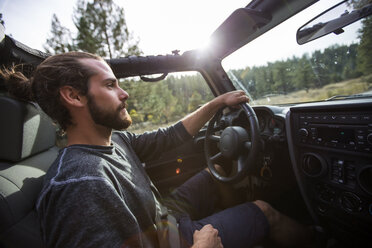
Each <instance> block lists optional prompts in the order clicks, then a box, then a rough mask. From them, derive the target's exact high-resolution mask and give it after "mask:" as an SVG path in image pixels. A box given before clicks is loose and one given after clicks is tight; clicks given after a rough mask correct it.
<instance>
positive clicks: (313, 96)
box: [254, 77, 372, 105]
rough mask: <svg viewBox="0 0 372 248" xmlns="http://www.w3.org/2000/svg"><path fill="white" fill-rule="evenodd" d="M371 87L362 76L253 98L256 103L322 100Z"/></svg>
mask: <svg viewBox="0 0 372 248" xmlns="http://www.w3.org/2000/svg"><path fill="white" fill-rule="evenodd" d="M371 89H372V82H371V81H370V80H366V79H365V78H364V77H360V78H357V79H351V80H347V81H343V82H339V83H333V84H328V85H325V86H324V87H322V88H317V89H309V90H308V91H306V90H299V91H294V92H291V93H288V94H286V95H277V96H271V97H265V98H259V99H257V100H254V103H255V104H256V105H264V104H285V103H296V102H311V101H322V100H325V99H327V98H330V97H332V96H335V95H352V94H358V93H362V92H365V91H367V90H371Z"/></svg>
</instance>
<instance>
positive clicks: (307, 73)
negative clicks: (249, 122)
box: [230, 36, 372, 99]
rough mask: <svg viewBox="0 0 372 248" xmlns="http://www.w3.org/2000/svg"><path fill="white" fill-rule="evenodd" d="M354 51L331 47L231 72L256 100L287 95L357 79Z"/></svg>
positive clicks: (355, 52) (358, 73) (355, 49)
mask: <svg viewBox="0 0 372 248" xmlns="http://www.w3.org/2000/svg"><path fill="white" fill-rule="evenodd" d="M371 37H372V36H371ZM357 50H358V44H351V45H349V46H346V45H345V46H331V47H328V48H326V49H324V51H319V50H317V51H314V52H313V53H312V54H311V55H308V54H304V55H303V56H302V57H300V58H299V57H292V58H289V59H287V60H285V61H276V62H271V63H268V64H267V65H266V66H260V67H252V68H250V67H247V68H245V69H243V70H231V71H230V72H231V73H233V74H234V75H235V77H237V78H238V80H240V81H241V83H242V84H243V86H244V87H245V88H246V89H247V90H248V91H249V93H250V94H251V95H252V96H253V97H254V98H256V99H257V98H261V97H264V96H266V95H268V94H269V95H272V94H283V95H286V94H288V93H290V92H293V91H297V90H302V89H304V90H306V91H308V90H309V89H312V88H320V87H323V86H325V85H327V84H330V83H334V82H339V81H341V80H346V79H352V78H356V77H359V76H360V75H361V73H360V72H358V70H357V55H358V54H357ZM367 57H369V58H370V56H367Z"/></svg>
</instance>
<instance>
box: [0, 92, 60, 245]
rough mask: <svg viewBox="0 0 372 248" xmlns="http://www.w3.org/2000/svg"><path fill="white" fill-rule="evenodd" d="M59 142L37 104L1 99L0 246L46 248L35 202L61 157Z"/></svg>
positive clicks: (50, 122)
mask: <svg viewBox="0 0 372 248" xmlns="http://www.w3.org/2000/svg"><path fill="white" fill-rule="evenodd" d="M55 139H56V129H55V126H54V125H53V124H52V121H51V120H50V119H49V117H47V116H46V115H45V114H44V113H43V112H42V111H41V110H40V108H39V107H38V106H37V105H33V104H31V103H25V102H21V101H18V100H15V99H13V98H10V97H7V96H0V220H1V221H0V247H12V248H14V247H42V242H41V235H40V227H39V222H38V220H37V214H36V210H35V203H36V200H37V198H38V195H39V192H40V191H41V188H42V185H43V178H44V175H45V173H46V171H47V170H48V168H49V166H50V165H51V164H52V162H53V161H54V159H55V158H56V157H57V154H58V148H57V147H56V146H55Z"/></svg>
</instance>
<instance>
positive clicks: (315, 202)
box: [0, 0, 372, 248]
mask: <svg viewBox="0 0 372 248" xmlns="http://www.w3.org/2000/svg"><path fill="white" fill-rule="evenodd" d="M247 2H248V1H247ZM319 2H322V1H316V0H287V1H282V0H279V1H278V0H265V1H261V0H253V1H250V2H249V3H247V5H246V6H242V7H241V8H239V9H237V10H235V11H234V12H233V13H231V15H230V16H228V17H227V19H226V20H225V21H224V22H223V23H222V24H220V25H219V26H218V28H217V29H216V30H215V31H214V32H213V33H212V34H211V44H212V45H211V46H210V47H209V48H208V49H205V50H203V51H202V50H200V49H195V50H190V51H185V52H183V53H182V54H180V53H179V52H174V53H173V54H168V55H157V56H130V57H124V58H116V59H107V60H106V61H107V63H108V64H109V65H110V66H111V68H112V70H113V72H114V73H115V75H116V77H117V78H118V79H127V78H131V77H140V78H141V79H142V80H143V81H146V82H149V81H161V80H163V79H164V78H166V77H167V75H168V74H171V73H175V72H197V73H199V75H201V77H202V78H203V80H204V81H205V84H206V85H207V88H209V89H210V91H211V93H212V94H213V95H214V96H218V95H220V94H223V93H225V92H228V91H232V90H236V89H241V90H244V91H246V92H247V94H248V95H249V96H250V98H251V102H250V104H242V105H241V106H240V107H239V108H237V109H232V108H231V109H227V108H226V109H221V110H220V111H219V112H218V113H217V114H216V115H215V116H214V117H213V118H212V119H211V120H210V121H209V123H208V124H207V125H206V126H205V127H204V128H203V129H202V130H200V132H199V133H198V135H196V136H195V137H194V138H193V139H192V140H191V141H189V142H188V143H186V144H184V145H183V146H181V147H177V148H175V149H173V150H171V151H168V152H166V153H163V154H160V155H159V157H158V158H157V159H155V160H151V161H144V164H145V165H146V167H145V168H146V170H147V172H148V174H149V176H150V177H151V179H152V180H153V182H154V184H155V185H156V186H157V187H158V189H159V190H160V192H161V193H162V194H163V195H167V194H168V193H169V192H170V191H171V190H172V189H174V188H175V187H177V186H179V185H180V184H182V183H183V182H184V181H185V180H187V179H188V178H190V177H191V176H192V175H194V174H195V173H197V172H199V171H201V170H203V169H205V168H206V167H208V168H209V169H210V171H211V173H212V175H213V176H214V177H215V178H216V180H218V181H221V182H223V183H226V184H229V185H232V187H233V189H234V190H236V192H237V193H238V195H239V197H240V200H241V201H252V200H256V199H261V200H264V201H267V202H268V203H270V204H271V205H272V206H273V207H274V208H276V209H278V210H279V211H281V212H282V213H284V214H286V215H288V216H290V217H292V218H294V219H295V220H297V221H299V222H301V223H302V224H304V225H308V226H317V227H319V229H318V230H319V232H321V233H320V235H321V236H322V241H323V242H322V243H319V244H318V247H328V248H331V247H355V246H359V247H370V246H372V235H371V233H372V82H371V81H372V76H370V75H372V71H371V70H370V71H369V74H368V71H367V72H365V71H364V72H358V74H357V76H355V78H356V77H358V78H360V79H361V80H365V81H366V82H365V83H364V81H363V83H364V84H363V85H364V88H363V89H361V90H360V91H359V92H357V93H352V94H347V93H345V92H343V93H342V94H333V95H328V97H327V98H325V99H322V100H319V99H318V100H304V101H302V102H299V101H291V100H288V99H289V94H288V93H287V92H284V93H283V92H282V90H277V91H275V92H274V91H273V92H269V91H266V92H265V93H262V94H261V95H258V93H255V90H257V89H259V87H261V86H260V85H258V84H254V82H256V81H252V80H251V81H246V82H244V80H239V79H237V77H236V75H237V74H235V75H234V72H235V73H236V71H233V70H229V69H227V67H226V66H225V64H224V63H225V61H227V60H228V59H229V57H231V56H235V55H234V54H236V53H238V52H239V51H240V50H241V49H245V47H249V46H251V45H252V46H254V45H253V44H254V42H255V40H258V39H261V37H265V35H266V33H270V32H274V31H275V30H276V29H277V28H279V27H280V26H281V24H282V23H285V22H288V21H290V20H291V19H293V18H296V16H298V14H300V13H302V12H305V11H307V10H308V9H309V8H311V7H312V6H313V5H314V6H315V5H317V4H320V3H319ZM323 2H324V1H323ZM353 4H354V5H353ZM333 5H335V8H333V6H332V7H331V8H329V9H323V10H322V11H319V12H311V15H310V17H308V19H307V21H308V22H307V23H305V22H304V23H297V24H296V25H297V26H296V27H297V32H293V33H290V34H289V35H287V34H283V33H282V34H281V35H282V36H288V37H289V39H292V40H294V41H296V42H297V43H298V45H299V46H300V45H301V44H305V46H312V45H313V44H316V42H322V39H326V37H328V36H330V35H337V36H340V37H341V36H342V35H346V34H347V26H348V25H352V24H353V23H356V22H357V21H363V20H369V21H370V20H371V19H370V18H371V17H370V15H371V13H372V4H371V2H370V1H368V0H367V1H363V0H360V1H350V2H347V1H346V2H345V1H342V2H341V3H340V4H338V3H337V4H333ZM351 6H353V7H354V8H353V9H352V10H350V8H351ZM336 7H337V8H343V9H342V10H341V13H342V14H341V15H340V14H336V17H335V16H332V17H327V18H328V19H327V20H326V21H324V20H323V19H322V21H319V20H320V19H319V18H320V17H322V18H323V17H324V16H327V15H326V14H330V13H331V12H332V11H334V10H335V9H336ZM322 12H324V13H322ZM338 13H340V12H338ZM317 15H318V16H317ZM311 18H314V19H313V20H310V19H311ZM365 23H367V21H366V22H365ZM301 25H302V26H301ZM358 27H360V26H358ZM359 30H361V29H359ZM323 36H324V37H323ZM361 36H362V35H360V37H361ZM21 42H22V41H21ZM21 42H20V41H17V40H15V39H13V38H12V37H10V36H8V35H5V31H4V27H3V26H2V25H0V55H1V56H0V62H1V65H2V67H6V68H8V67H11V66H12V65H22V67H21V70H22V72H23V73H24V74H25V75H26V76H30V75H32V71H33V69H34V68H35V67H36V66H37V65H38V64H39V63H41V62H42V61H43V60H44V59H45V58H46V57H48V56H49V54H46V53H44V52H42V51H39V50H35V49H32V48H30V47H28V46H27V45H25V44H23V43H21ZM243 47H244V48H243ZM271 47H272V49H276V50H280V49H281V46H280V43H279V41H278V43H275V42H274V44H271ZM350 47H351V48H352V46H350ZM351 48H350V49H351ZM267 49H269V48H267ZM337 51H338V50H337ZM349 51H351V50H348V51H347V52H344V53H345V54H346V53H347V55H346V56H349V57H350V56H351V55H350V54H349ZM259 52H260V53H262V54H264V53H270V52H269V50H267V51H266V50H262V51H259ZM269 55H270V54H269ZM341 56H342V54H341V53H338V54H337V57H341ZM365 56H367V57H368V56H369V58H370V56H371V55H370V54H369V55H368V53H367V55H365ZM253 59H254V58H253ZM354 62H355V61H354ZM297 63H298V64H300V61H297ZM332 63H333V64H337V63H336V62H334V61H333V62H332ZM338 63H340V62H338ZM355 64H356V62H355V63H354V65H355ZM268 65H270V64H268ZM300 67H301V66H300ZM354 67H355V66H354ZM314 68H315V69H314ZM317 68H318V67H316V66H314V65H313V67H312V69H313V70H314V71H315V72H316V69H317ZM319 68H323V69H324V66H323V67H319ZM369 68H371V67H369ZM251 69H252V68H251ZM253 69H254V68H253ZM253 69H252V70H253ZM286 70H287V71H290V70H291V68H289V67H288V68H286ZM315 72H314V73H315ZM276 73H278V70H277V71H276ZM363 73H364V74H363ZM349 74H350V73H349ZM154 75H155V76H154ZM156 75H160V76H159V77H156ZM291 75H292V74H291ZM293 75H294V74H293ZM350 75H351V74H350ZM353 75H356V74H353ZM368 76H369V77H368ZM294 77H295V76H293V78H294ZM350 77H351V76H350ZM315 78H316V80H317V82H320V81H321V80H320V79H319V77H315ZM256 79H257V78H256ZM275 79H277V80H279V77H276V78H275V77H274V81H275ZM326 79H329V80H331V79H330V77H328V78H326ZM267 80H268V79H267ZM314 80H315V79H314ZM332 80H333V78H332ZM368 80H369V81H368ZM300 81H301V82H304V81H305V78H304V77H303V78H299V79H298V82H300ZM251 82H253V83H251ZM347 82H349V84H351V83H352V82H354V81H347ZM277 83H279V81H278V82H273V85H277ZM296 87H300V86H296ZM312 87H313V86H310V87H309V88H306V89H304V90H303V91H304V92H305V91H306V94H307V95H308V94H310V93H311V89H312ZM345 87H346V86H345ZM278 89H279V88H278ZM280 89H282V88H280ZM255 94H256V95H255ZM296 94H299V93H298V92H297V91H296ZM282 95H284V99H286V98H287V100H288V101H289V102H284V103H283V102H274V99H276V97H279V96H282ZM260 99H263V100H262V101H260ZM178 104H180V103H178ZM0 116H1V121H0V127H1V128H0V133H1V135H0V137H1V138H0V196H1V197H0V219H1V222H0V247H42V244H41V238H40V231H39V223H38V221H37V216H36V211H35V202H36V199H37V197H38V193H39V191H40V190H41V187H42V183H43V176H44V175H45V173H46V171H47V170H48V166H49V165H51V163H52V161H53V160H54V159H55V157H56V156H57V154H58V150H59V148H60V147H61V146H63V145H61V143H63V142H58V140H59V139H60V138H61V137H60V134H59V133H58V132H57V130H58V128H57V127H56V126H55V125H54V124H53V123H52V121H51V120H50V119H49V118H48V117H47V116H46V115H45V114H44V113H43V112H42V110H41V109H40V108H39V107H38V105H37V104H35V103H29V102H23V101H20V100H17V99H14V98H12V97H11V96H9V95H8V94H7V91H6V85H5V84H4V82H3V81H0ZM214 164H220V165H221V166H222V167H223V168H224V169H225V171H226V175H221V174H220V173H219V171H217V170H216V168H215V166H214ZM260 247H275V246H274V245H273V244H271V243H270V242H267V243H264V244H260Z"/></svg>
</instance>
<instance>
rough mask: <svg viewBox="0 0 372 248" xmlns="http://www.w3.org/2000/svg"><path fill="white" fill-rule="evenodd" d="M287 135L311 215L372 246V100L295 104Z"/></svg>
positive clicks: (349, 238)
mask: <svg viewBox="0 0 372 248" xmlns="http://www.w3.org/2000/svg"><path fill="white" fill-rule="evenodd" d="M288 133H290V134H289V147H290V153H291V159H292V164H293V168H294V171H295V174H296V178H297V181H298V183H299V186H300V189H301V192H302V194H303V196H304V200H305V202H306V204H307V206H308V209H309V211H310V213H311V214H312V216H313V219H314V220H315V221H316V222H317V223H318V224H319V225H322V226H324V227H326V229H327V230H329V231H330V232H333V233H332V235H334V236H337V238H338V239H341V240H345V242H352V243H354V244H357V243H360V244H365V242H371V243H370V244H372V237H371V233H372V101H371V100H369V101H350V102H346V101H341V102H337V103H326V104H325V103H316V104H306V105H301V106H296V107H293V108H291V109H290V111H289V112H288V114H287V134H288ZM355 237H357V239H355Z"/></svg>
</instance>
